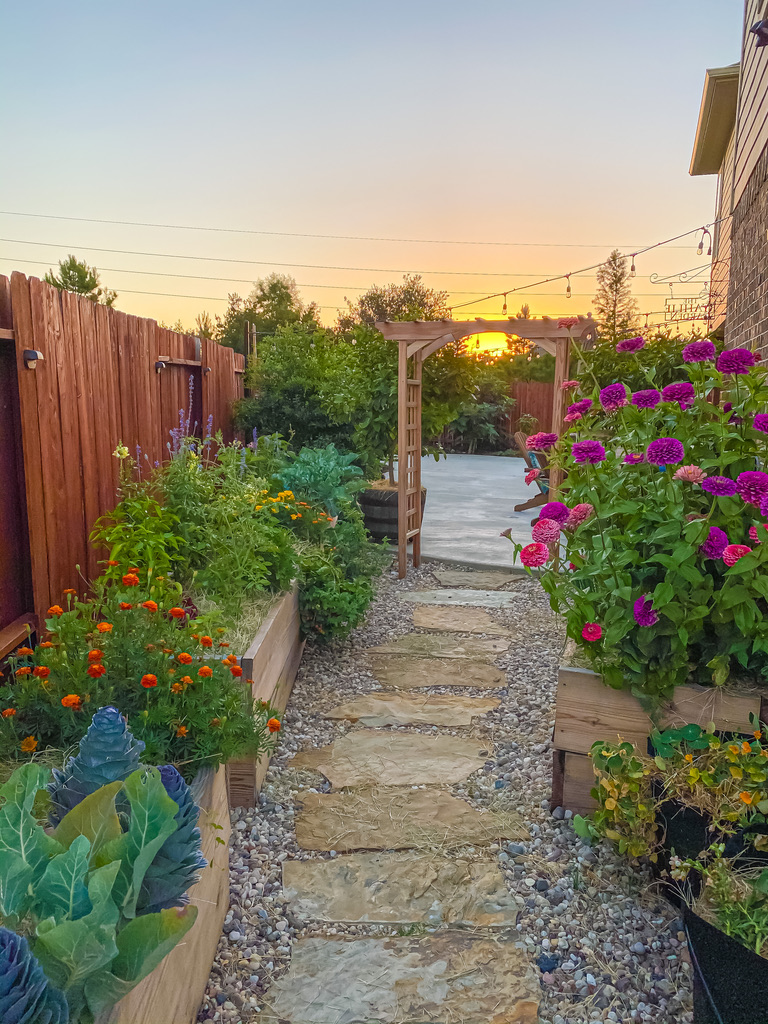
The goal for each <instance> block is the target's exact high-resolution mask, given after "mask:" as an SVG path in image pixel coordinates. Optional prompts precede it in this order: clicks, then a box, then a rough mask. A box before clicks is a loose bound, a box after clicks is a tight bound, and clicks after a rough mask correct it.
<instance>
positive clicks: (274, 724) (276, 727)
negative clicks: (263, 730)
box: [267, 718, 280, 732]
mask: <svg viewBox="0 0 768 1024" xmlns="http://www.w3.org/2000/svg"><path fill="white" fill-rule="evenodd" d="M267 728H268V729H269V731H270V732H280V722H279V720H278V719H277V718H270V720H269V721H268V722H267Z"/></svg>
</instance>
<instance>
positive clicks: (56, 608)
mask: <svg viewBox="0 0 768 1024" xmlns="http://www.w3.org/2000/svg"><path fill="white" fill-rule="evenodd" d="M63 614H64V609H63V608H62V607H61V605H60V604H52V605H51V607H50V608H49V609H48V615H55V616H56V617H57V618H58V617H59V615H63ZM35 742H37V741H35Z"/></svg>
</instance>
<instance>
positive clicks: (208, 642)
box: [200, 636, 213, 647]
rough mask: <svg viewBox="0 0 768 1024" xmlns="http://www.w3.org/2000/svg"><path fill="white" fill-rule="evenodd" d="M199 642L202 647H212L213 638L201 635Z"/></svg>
mask: <svg viewBox="0 0 768 1024" xmlns="http://www.w3.org/2000/svg"><path fill="white" fill-rule="evenodd" d="M200 644H201V646H203V647H213V640H212V639H211V638H210V637H209V636H201V637H200Z"/></svg>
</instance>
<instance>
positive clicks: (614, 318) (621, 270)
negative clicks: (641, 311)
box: [592, 249, 637, 343]
mask: <svg viewBox="0 0 768 1024" xmlns="http://www.w3.org/2000/svg"><path fill="white" fill-rule="evenodd" d="M629 282H630V276H629V270H628V269H627V261H626V259H625V258H624V257H623V256H622V255H621V253H620V252H619V250H618V249H614V250H613V252H612V253H611V254H610V256H609V257H608V261H607V262H606V263H604V264H603V265H602V266H601V267H598V268H597V293H596V294H595V297H594V299H593V300H592V304H593V305H594V307H595V312H596V314H597V316H596V317H595V319H596V320H597V323H598V327H599V329H600V334H601V335H602V337H603V338H605V339H609V340H610V341H612V342H614V343H615V342H617V341H620V340H621V339H622V338H626V337H629V336H630V335H631V334H632V333H633V332H634V331H636V330H637V303H636V302H635V300H634V299H633V298H632V289H631V286H630V284H629Z"/></svg>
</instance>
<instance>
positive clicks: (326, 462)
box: [277, 444, 365, 517]
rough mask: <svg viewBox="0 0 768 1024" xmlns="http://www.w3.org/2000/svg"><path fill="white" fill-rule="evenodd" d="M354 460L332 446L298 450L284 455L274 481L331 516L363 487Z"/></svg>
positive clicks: (337, 512) (360, 471)
mask: <svg viewBox="0 0 768 1024" xmlns="http://www.w3.org/2000/svg"><path fill="white" fill-rule="evenodd" d="M356 458H357V456H356V455H354V454H350V453H349V452H340V451H339V450H338V448H336V446H335V445H332V444H328V445H326V446H325V448H302V449H301V451H300V452H299V453H298V454H297V455H289V456H288V462H287V464H286V465H285V466H284V467H283V468H282V469H281V470H280V471H279V472H278V474H277V477H278V481H277V482H278V483H279V485H280V486H281V487H283V488H286V489H288V490H290V491H292V492H293V493H295V494H296V495H298V496H299V497H300V498H303V499H304V500H305V501H307V502H309V503H310V504H312V505H319V506H320V507H321V508H323V509H325V510H326V511H327V512H328V513H329V514H330V515H331V516H334V517H335V516H338V514H339V513H340V512H341V509H342V507H343V506H344V505H346V504H348V503H349V502H350V501H352V499H353V498H354V495H355V493H356V492H357V491H359V490H360V489H361V488H363V487H365V480H364V479H363V471H362V470H361V469H360V467H359V466H357V465H356V464H355V459H356Z"/></svg>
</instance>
